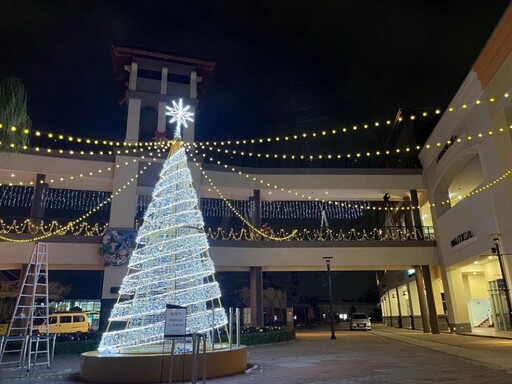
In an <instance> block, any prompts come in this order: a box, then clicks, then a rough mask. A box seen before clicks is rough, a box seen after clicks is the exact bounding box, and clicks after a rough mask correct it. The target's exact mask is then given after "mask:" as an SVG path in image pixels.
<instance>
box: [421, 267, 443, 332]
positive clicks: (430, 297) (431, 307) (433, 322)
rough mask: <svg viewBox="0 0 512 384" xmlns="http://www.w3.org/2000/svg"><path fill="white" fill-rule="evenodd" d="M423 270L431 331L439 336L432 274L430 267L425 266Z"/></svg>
mask: <svg viewBox="0 0 512 384" xmlns="http://www.w3.org/2000/svg"><path fill="white" fill-rule="evenodd" d="M421 270H422V272H423V280H424V281H425V291H426V293H427V304H428V313H429V319H430V329H431V330H432V333H433V334H439V322H438V320H437V309H436V302H435V298H434V290H433V288H432V277H431V274H430V267H429V266H428V265H424V266H422V267H421Z"/></svg>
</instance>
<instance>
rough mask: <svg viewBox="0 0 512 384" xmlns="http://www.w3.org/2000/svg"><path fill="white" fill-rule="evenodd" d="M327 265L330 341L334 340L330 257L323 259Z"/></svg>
mask: <svg viewBox="0 0 512 384" xmlns="http://www.w3.org/2000/svg"><path fill="white" fill-rule="evenodd" d="M323 259H324V260H325V263H326V264H327V277H328V278H329V316H330V318H331V340H336V334H335V333H334V318H333V313H332V283H331V259H332V257H331V256H325V257H323Z"/></svg>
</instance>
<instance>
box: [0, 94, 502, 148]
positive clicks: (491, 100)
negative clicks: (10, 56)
mask: <svg viewBox="0 0 512 384" xmlns="http://www.w3.org/2000/svg"><path fill="white" fill-rule="evenodd" d="M509 98H510V93H509V92H505V93H504V94H503V95H502V96H491V97H488V98H484V99H477V100H475V101H470V102H467V103H463V104H458V105H450V106H448V107H447V108H446V109H445V112H448V113H453V112H457V111H467V110H469V109H471V108H472V107H474V106H481V105H484V104H489V105H494V104H497V103H499V102H500V101H502V100H507V99H509ZM173 103H175V102H174V101H173ZM175 104H176V103H175ZM176 107H179V105H178V104H176V106H175V108H174V112H171V111H172V110H173V108H172V107H167V108H168V109H169V112H168V114H170V115H171V116H174V115H176V113H177V112H178V113H180V117H179V118H180V119H181V123H180V124H181V125H184V126H185V127H186V121H193V120H191V119H190V118H191V116H192V115H190V112H188V108H187V107H183V106H181V109H179V108H176ZM442 112H443V111H442V109H441V108H435V107H433V108H429V109H425V110H423V111H419V112H417V113H414V114H411V115H410V116H408V117H402V116H401V117H399V118H398V121H404V120H407V119H409V120H418V119H421V118H428V117H431V116H432V115H440V114H441V113H442ZM172 113H174V115H172ZM184 114H186V117H183V116H185V115H184ZM173 119H174V117H173ZM370 120H371V119H368V120H367V122H363V123H357V124H352V125H350V126H348V125H347V126H345V127H341V128H335V129H326V130H322V131H318V132H309V133H306V132H304V133H297V134H293V135H288V136H283V137H281V136H276V137H265V138H253V139H245V140H224V141H206V142H196V144H201V145H207V146H210V145H211V146H217V145H221V146H223V145H232V144H236V145H241V144H261V143H271V142H280V141H289V140H299V139H302V138H317V137H325V136H328V135H337V134H343V133H349V132H357V131H361V130H367V129H369V128H373V127H375V128H378V127H382V126H391V125H392V124H393V122H394V120H395V118H392V119H384V120H374V121H372V122H370ZM174 121H178V118H176V119H175V120H174ZM0 129H10V130H12V131H21V132H23V133H24V134H26V135H33V136H34V137H44V138H48V139H52V140H55V141H62V142H70V143H71V142H74V143H80V144H90V145H95V146H109V147H120V146H128V147H131V146H135V147H145V146H146V147H154V146H155V145H157V143H162V142H165V141H161V142H155V141H149V142H142V141H139V142H123V141H120V140H107V139H98V138H85V137H78V136H73V135H65V134H62V133H55V132H47V131H42V130H30V129H27V128H20V127H14V126H12V127H10V128H7V127H4V125H3V124H2V123H0ZM1 144H2V143H1V142H0V145H1ZM8 145H9V146H13V145H14V143H9V144H8ZM431 145H432V144H431Z"/></svg>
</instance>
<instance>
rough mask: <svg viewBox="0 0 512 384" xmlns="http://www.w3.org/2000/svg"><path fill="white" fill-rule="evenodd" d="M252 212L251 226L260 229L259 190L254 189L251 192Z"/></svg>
mask: <svg viewBox="0 0 512 384" xmlns="http://www.w3.org/2000/svg"><path fill="white" fill-rule="evenodd" d="M253 201H254V210H253V215H252V220H251V221H252V225H254V226H255V227H256V228H258V229H259V228H261V195H260V190H259V189H255V190H254V192H253Z"/></svg>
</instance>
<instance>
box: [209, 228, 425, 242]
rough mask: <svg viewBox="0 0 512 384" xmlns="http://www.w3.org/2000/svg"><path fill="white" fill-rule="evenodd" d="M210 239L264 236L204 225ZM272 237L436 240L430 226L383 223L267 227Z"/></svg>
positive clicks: (347, 239)
mask: <svg viewBox="0 0 512 384" xmlns="http://www.w3.org/2000/svg"><path fill="white" fill-rule="evenodd" d="M206 235H207V236H208V238H209V239H211V240H235V241H261V240H265V239H266V238H265V237H264V236H262V235H260V234H258V233H256V232H254V231H252V230H251V229H247V228H236V229H235V228H230V229H224V228H206ZM268 235H269V236H271V237H273V238H287V241H435V234H434V228H433V227H412V228H405V227H382V228H374V229H373V230H370V231H366V230H357V229H330V228H328V229H306V228H303V229H300V228H297V229H279V230H270V232H269V233H268Z"/></svg>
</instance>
